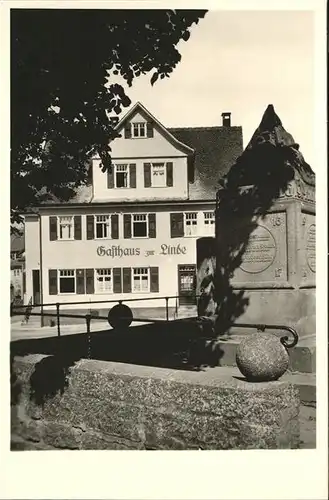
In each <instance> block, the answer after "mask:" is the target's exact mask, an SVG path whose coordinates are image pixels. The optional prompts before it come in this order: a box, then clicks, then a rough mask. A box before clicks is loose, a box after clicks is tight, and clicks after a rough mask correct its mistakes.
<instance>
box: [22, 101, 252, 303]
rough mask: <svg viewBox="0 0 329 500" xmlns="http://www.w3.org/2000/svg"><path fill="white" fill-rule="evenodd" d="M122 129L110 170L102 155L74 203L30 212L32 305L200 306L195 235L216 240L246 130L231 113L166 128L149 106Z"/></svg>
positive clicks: (28, 263)
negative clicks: (218, 201) (176, 302)
mask: <svg viewBox="0 0 329 500" xmlns="http://www.w3.org/2000/svg"><path fill="white" fill-rule="evenodd" d="M116 126H117V129H118V131H120V133H121V137H120V138H118V139H115V140H114V141H113V142H112V143H111V149H112V159H113V167H112V168H111V171H110V172H108V173H103V172H102V171H101V169H100V168H99V163H100V159H99V158H95V159H94V160H93V162H92V183H91V185H90V186H87V187H83V188H80V189H78V191H77V194H76V197H75V198H74V199H72V200H71V201H70V202H69V203H60V202H58V201H57V200H54V202H53V203H48V204H44V205H42V206H40V207H38V213H37V214H26V217H25V245H26V295H25V303H27V302H28V301H29V299H30V297H32V300H33V303H35V304H36V303H39V302H40V301H41V302H43V303H56V302H60V303H69V302H74V301H96V300H125V299H128V298H129V299H131V298H134V299H145V298H146V297H147V298H153V299H154V300H151V301H143V300H142V301H137V302H136V303H133V305H134V307H139V306H140V307H144V306H147V307H158V306H164V300H163V299H162V300H161V301H160V300H158V298H159V297H164V296H174V295H181V299H180V304H188V303H193V302H194V300H195V299H194V297H193V294H194V287H195V273H196V239H197V238H198V237H200V236H205V235H214V231H215V225H214V208H215V198H216V190H217V188H218V179H219V177H220V176H221V175H223V174H225V173H226V172H227V170H228V169H229V167H230V166H231V165H232V164H233V163H234V162H235V160H236V158H237V157H238V156H239V155H240V154H241V153H242V128H241V127H233V126H231V123H230V113H223V123H222V125H221V126H218V127H195V128H174V129H167V128H165V127H164V126H163V125H162V124H161V123H160V122H159V121H158V120H156V119H155V118H154V117H153V116H152V115H151V114H150V113H149V111H147V110H146V109H145V108H144V107H143V106H142V105H141V104H140V103H137V104H136V105H135V106H134V107H133V108H132V109H131V110H130V111H129V112H128V113H127V114H126V115H125V116H124V117H123V119H122V120H121V121H120V122H118V123H117V125H116ZM72 307H73V306H72ZM76 307H77V306H75V308H76ZM93 307H95V306H93Z"/></svg>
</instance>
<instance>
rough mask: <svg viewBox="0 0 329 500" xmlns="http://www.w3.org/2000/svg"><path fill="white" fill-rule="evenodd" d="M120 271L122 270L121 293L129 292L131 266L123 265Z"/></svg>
mask: <svg viewBox="0 0 329 500" xmlns="http://www.w3.org/2000/svg"><path fill="white" fill-rule="evenodd" d="M122 271H123V277H122V284H123V293H130V292H131V268H130V267H124V268H123V270H122Z"/></svg>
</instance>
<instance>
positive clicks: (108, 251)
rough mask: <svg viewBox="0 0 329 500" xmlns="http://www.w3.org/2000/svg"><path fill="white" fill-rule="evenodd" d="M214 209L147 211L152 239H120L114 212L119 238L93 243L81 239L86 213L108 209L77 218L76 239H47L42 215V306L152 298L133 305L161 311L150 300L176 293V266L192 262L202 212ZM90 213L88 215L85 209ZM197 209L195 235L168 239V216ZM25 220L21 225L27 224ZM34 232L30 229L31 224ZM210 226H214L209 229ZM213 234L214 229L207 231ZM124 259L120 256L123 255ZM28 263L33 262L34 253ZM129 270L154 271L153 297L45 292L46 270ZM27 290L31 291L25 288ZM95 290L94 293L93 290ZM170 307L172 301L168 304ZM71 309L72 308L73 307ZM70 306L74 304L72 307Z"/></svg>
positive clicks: (45, 219)
mask: <svg viewBox="0 0 329 500" xmlns="http://www.w3.org/2000/svg"><path fill="white" fill-rule="evenodd" d="M213 208H214V207H213V206H212V205H209V204H203V205H202V204H201V205H200V204H199V206H198V207H194V208H193V207H191V206H187V205H186V206H185V207H180V208H179V209H178V208H177V207H172V209H170V207H168V209H167V210H166V211H163V210H162V211H161V210H160V208H159V207H155V208H152V210H150V209H149V210H148V212H152V213H156V237H155V238H129V239H128V238H124V237H123V235H124V230H123V213H120V214H119V238H118V239H106V240H103V239H93V240H87V210H88V213H89V214H91V213H92V214H97V213H98V214H104V213H109V210H106V209H103V210H101V209H100V208H99V207H97V209H96V207H93V208H89V207H88V208H87V209H86V210H85V211H84V212H82V210H81V209H80V210H79V212H78V213H79V214H81V216H82V217H81V226H82V227H81V240H70V241H63V240H55V241H51V240H50V230H49V228H50V217H53V215H54V214H56V211H54V210H53V211H52V213H51V215H50V213H49V214H46V215H43V216H42V217H41V223H42V251H43V257H42V268H43V269H42V285H43V302H44V303H55V302H61V303H63V302H64V303H65V302H72V301H89V300H91V301H95V300H97V299H98V300H120V299H127V298H145V297H154V298H155V300H154V301H148V302H145V301H143V302H136V304H134V306H136V307H139V306H144V307H145V306H148V307H164V306H165V302H164V300H161V301H159V300H156V297H163V296H166V295H168V296H172V295H176V294H177V293H178V265H184V264H185V265H188V264H189V265H195V264H196V239H197V237H199V236H203V235H204V234H205V230H207V229H205V228H204V227H203V210H204V211H212V209H213ZM75 210H76V211H75V213H72V210H71V212H69V209H68V208H66V209H65V212H63V211H62V210H61V211H58V212H57V213H58V214H63V213H66V214H71V215H75V214H76V213H77V209H75ZM91 210H92V211H91ZM184 210H186V211H194V210H197V211H198V227H199V228H200V230H199V234H198V235H197V236H190V237H184V236H183V237H175V238H172V237H171V229H170V228H171V224H170V213H172V212H182V211H184ZM138 211H142V207H141V206H139V207H138V210H137V209H131V210H129V209H126V211H125V213H135V212H138ZM28 224H29V222H27V225H28ZM33 228H34V226H33ZM213 228H214V226H213ZM213 231H214V229H213ZM128 253H129V255H125V254H128ZM34 257H35V260H34V262H37V256H36V255H35V256H34ZM31 263H32V259H29V261H28V262H27V266H28V267H27V273H28V274H27V276H28V277H29V279H28V281H29V282H30V283H32V278H31V276H32V273H31ZM127 267H128V268H133V267H158V273H159V274H158V276H159V292H157V293H151V292H149V293H134V292H131V293H121V294H119V293H110V294H109V293H107V294H105V293H92V294H71V293H69V294H58V295H53V294H50V293H49V269H57V270H60V269H99V268H101V269H103V268H121V269H122V268H127ZM28 290H31V285H29V288H28ZM95 292H96V290H95ZM172 305H174V301H172ZM73 307H74V306H72V308H73ZM75 307H76V306H75Z"/></svg>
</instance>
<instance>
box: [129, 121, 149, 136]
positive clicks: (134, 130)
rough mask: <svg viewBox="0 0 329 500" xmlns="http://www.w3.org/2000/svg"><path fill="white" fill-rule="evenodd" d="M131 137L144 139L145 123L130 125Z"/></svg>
mask: <svg viewBox="0 0 329 500" xmlns="http://www.w3.org/2000/svg"><path fill="white" fill-rule="evenodd" d="M131 136H132V137H146V123H145V122H135V123H132V124H131Z"/></svg>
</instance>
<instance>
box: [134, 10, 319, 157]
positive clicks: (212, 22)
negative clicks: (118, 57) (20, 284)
mask: <svg viewBox="0 0 329 500" xmlns="http://www.w3.org/2000/svg"><path fill="white" fill-rule="evenodd" d="M313 31H314V29H313V17H312V12H310V11H286V10H285V11H218V10H217V11H214V10H212V11H209V12H208V13H207V14H206V16H205V18H204V19H202V20H200V21H199V24H198V25H193V26H192V28H191V37H190V39H189V40H188V41H187V42H180V44H179V45H178V50H179V51H180V53H181V55H182V59H181V62H180V63H179V64H178V66H177V67H176V68H175V70H174V72H173V73H172V75H171V76H170V78H169V79H168V78H166V79H164V80H159V81H158V82H157V83H156V84H155V85H154V86H153V87H152V86H151V84H150V76H149V75H148V76H142V77H139V78H138V79H136V80H135V82H134V84H133V86H132V87H131V88H128V89H127V93H128V95H129V97H130V98H131V100H132V103H133V104H134V103H135V102H136V101H140V102H142V104H143V105H144V106H145V107H146V108H147V109H149V111H150V112H151V113H152V114H153V115H154V116H155V117H156V118H157V119H158V120H159V121H160V122H161V123H162V124H163V125H165V126H167V127H175V126H182V127H184V126H215V125H220V124H221V113H222V112H224V111H229V112H231V113H232V125H241V126H242V127H243V139H244V146H246V145H247V143H248V141H249V139H250V137H251V135H252V133H253V132H254V130H255V129H256V128H257V126H258V125H259V122H260V120H261V118H262V115H263V113H264V111H265V109H266V107H267V105H268V104H273V105H274V109H275V110H276V112H277V114H278V116H279V117H280V118H281V120H282V123H283V126H284V127H285V128H286V130H287V131H288V132H290V133H291V134H292V135H293V137H294V139H295V141H296V142H297V143H299V144H300V150H301V152H302V153H303V155H304V157H305V160H306V161H307V162H308V163H310V164H311V165H312V163H313V159H314V147H313V138H312V129H313V115H314V101H313V99H314V94H313V93H314V88H313V75H314V71H313V66H314V56H313V54H314V36H313Z"/></svg>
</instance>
